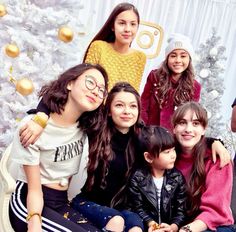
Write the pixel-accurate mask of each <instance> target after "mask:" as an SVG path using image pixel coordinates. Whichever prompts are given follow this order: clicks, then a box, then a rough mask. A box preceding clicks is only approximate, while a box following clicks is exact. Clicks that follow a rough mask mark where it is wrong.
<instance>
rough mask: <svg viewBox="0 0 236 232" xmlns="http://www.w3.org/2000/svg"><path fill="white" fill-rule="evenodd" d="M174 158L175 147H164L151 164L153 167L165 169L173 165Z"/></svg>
mask: <svg viewBox="0 0 236 232" xmlns="http://www.w3.org/2000/svg"><path fill="white" fill-rule="evenodd" d="M175 160H176V152H175V148H174V147H173V148H170V149H166V150H164V151H162V152H160V154H159V157H156V158H154V159H153V162H152V163H151V166H152V168H153V169H157V170H166V169H172V168H173V167H174V164H175Z"/></svg>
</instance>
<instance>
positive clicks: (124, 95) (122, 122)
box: [110, 91, 139, 134]
mask: <svg viewBox="0 0 236 232" xmlns="http://www.w3.org/2000/svg"><path fill="white" fill-rule="evenodd" d="M138 112H139V109H138V102H137V99H136V97H135V95H134V94H132V93H130V92H124V91H122V92H118V93H117V94H116V95H115V97H114V98H113V100H112V102H111V106H110V116H111V117H112V120H113V122H114V125H115V127H116V128H117V129H118V130H119V131H120V132H121V133H124V134H125V133H127V132H128V131H129V129H130V127H131V126H133V125H134V124H135V123H136V122H137V120H138V114H139V113H138Z"/></svg>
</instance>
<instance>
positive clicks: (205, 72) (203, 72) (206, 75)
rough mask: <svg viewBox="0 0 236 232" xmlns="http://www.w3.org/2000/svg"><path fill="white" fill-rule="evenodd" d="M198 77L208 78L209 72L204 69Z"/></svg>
mask: <svg viewBox="0 0 236 232" xmlns="http://www.w3.org/2000/svg"><path fill="white" fill-rule="evenodd" d="M199 75H200V77H201V78H206V77H208V76H209V70H208V69H205V68H204V69H202V70H201V71H200V73H199Z"/></svg>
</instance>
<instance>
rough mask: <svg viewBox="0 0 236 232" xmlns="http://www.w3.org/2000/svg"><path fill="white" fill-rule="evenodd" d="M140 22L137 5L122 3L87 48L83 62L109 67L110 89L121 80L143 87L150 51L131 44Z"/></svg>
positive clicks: (136, 87) (136, 86)
mask: <svg viewBox="0 0 236 232" xmlns="http://www.w3.org/2000/svg"><path fill="white" fill-rule="evenodd" d="M139 23H140V17H139V13H138V10H137V9H136V7H135V6H134V5H132V4H130V3H120V4H118V5H117V6H116V7H115V8H114V9H113V11H112V12H111V14H110V15H109V17H108V19H107V20H106V22H105V23H104V25H103V26H102V28H101V29H100V31H99V32H98V33H97V35H95V37H94V38H93V39H92V41H91V42H90V44H89V46H88V48H87V50H86V51H85V55H84V59H83V62H87V63H93V64H100V65H101V66H103V67H104V68H105V69H106V71H107V73H108V77H109V89H111V88H112V87H113V85H114V84H115V83H116V82H118V81H127V82H129V83H130V84H131V85H132V86H133V87H134V88H135V89H136V90H137V91H139V87H140V82H141V79H142V75H143V71H144V67H145V64H146V55H145V54H144V53H143V52H141V51H137V50H135V49H133V48H131V47H130V46H131V43H132V41H133V40H134V38H135V36H136V33H137V31H138V26H139Z"/></svg>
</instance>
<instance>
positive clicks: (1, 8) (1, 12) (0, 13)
mask: <svg viewBox="0 0 236 232" xmlns="http://www.w3.org/2000/svg"><path fill="white" fill-rule="evenodd" d="M6 14H7V10H6V7H5V6H4V5H2V4H0V17H3V16H4V15H6Z"/></svg>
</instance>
